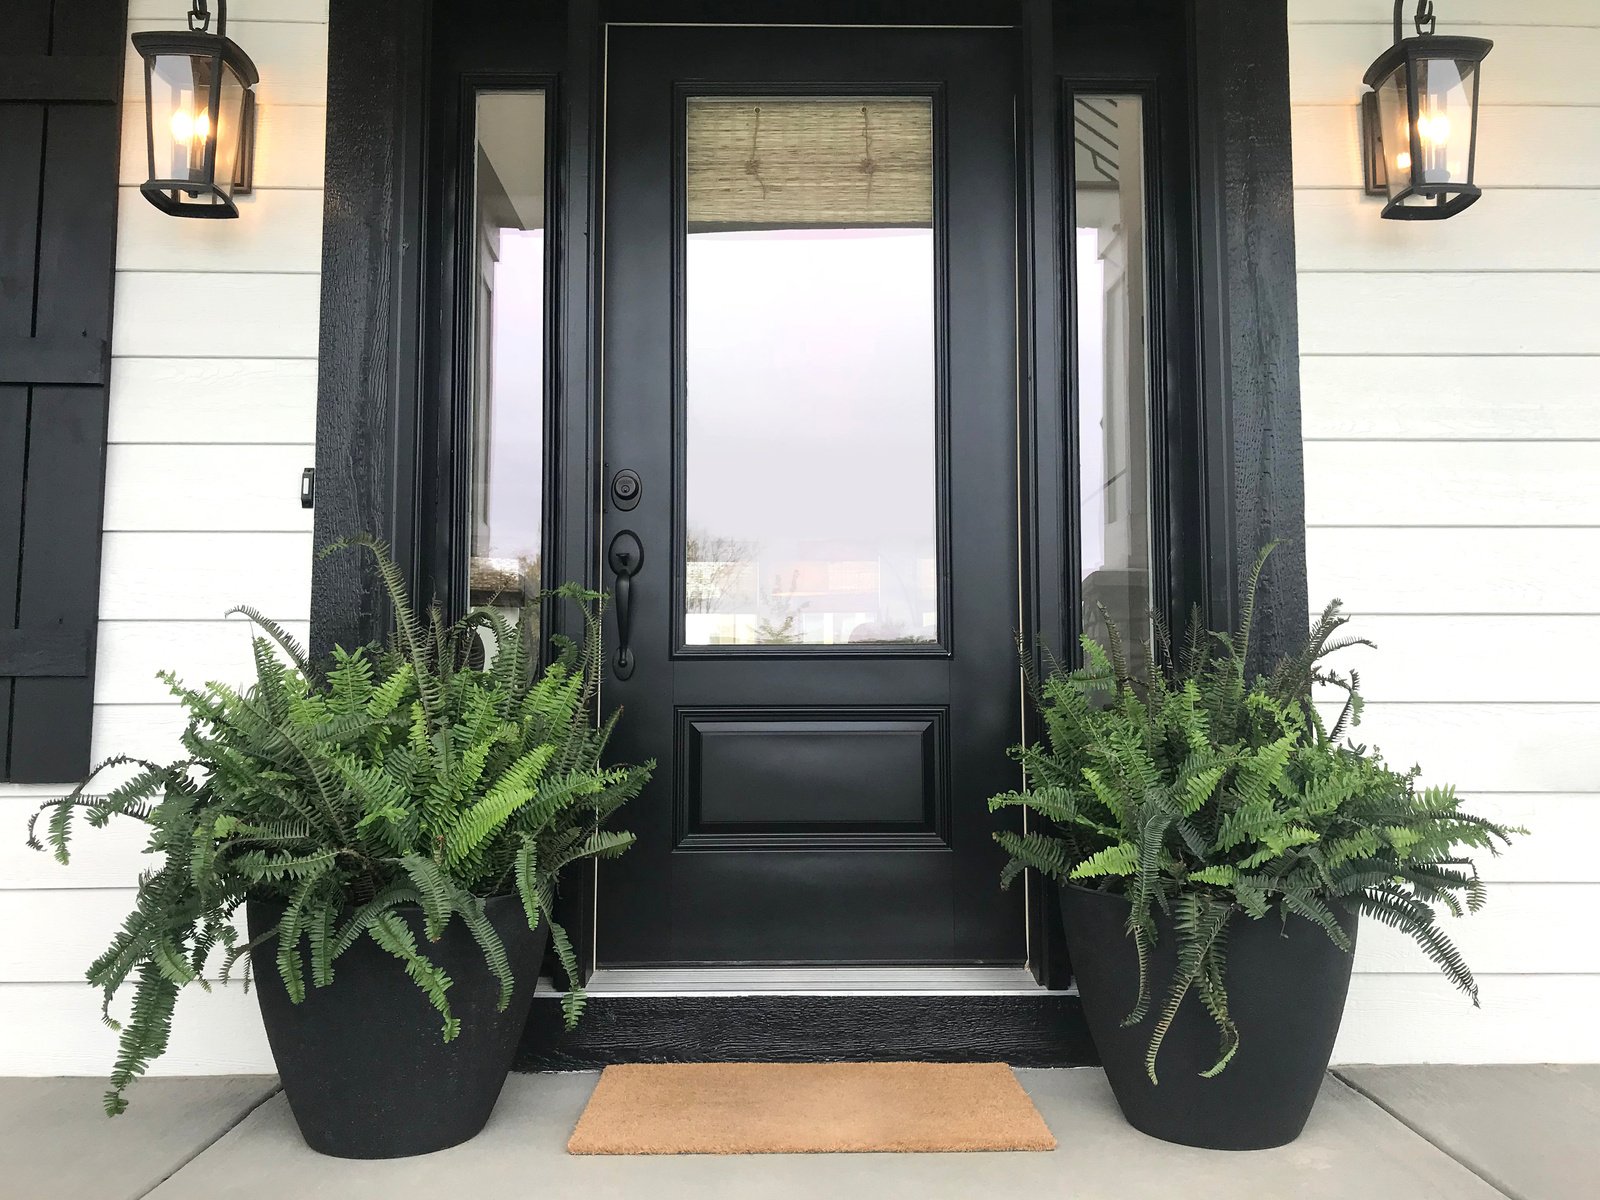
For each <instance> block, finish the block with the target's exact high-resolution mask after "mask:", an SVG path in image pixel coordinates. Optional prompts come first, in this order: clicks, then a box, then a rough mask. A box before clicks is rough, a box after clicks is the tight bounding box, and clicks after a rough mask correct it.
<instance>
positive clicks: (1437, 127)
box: [1417, 113, 1450, 145]
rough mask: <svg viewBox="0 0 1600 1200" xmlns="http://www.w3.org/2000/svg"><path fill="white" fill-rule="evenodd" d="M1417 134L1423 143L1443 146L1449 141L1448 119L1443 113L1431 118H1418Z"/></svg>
mask: <svg viewBox="0 0 1600 1200" xmlns="http://www.w3.org/2000/svg"><path fill="white" fill-rule="evenodd" d="M1417 133H1418V134H1420V135H1421V137H1422V140H1423V141H1425V142H1437V143H1439V144H1440V145H1443V144H1444V143H1445V142H1448V141H1449V140H1450V118H1449V117H1448V116H1446V115H1445V114H1444V113H1439V114H1438V115H1437V116H1433V117H1418V118H1417Z"/></svg>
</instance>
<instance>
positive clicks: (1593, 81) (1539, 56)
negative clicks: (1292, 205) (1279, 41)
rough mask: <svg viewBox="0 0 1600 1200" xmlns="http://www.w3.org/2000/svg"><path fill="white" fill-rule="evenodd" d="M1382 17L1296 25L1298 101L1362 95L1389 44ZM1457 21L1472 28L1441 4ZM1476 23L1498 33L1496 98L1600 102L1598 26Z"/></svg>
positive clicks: (1491, 70) (1489, 67)
mask: <svg viewBox="0 0 1600 1200" xmlns="http://www.w3.org/2000/svg"><path fill="white" fill-rule="evenodd" d="M1328 7H1329V8H1339V7H1343V0H1330V2H1329V4H1328ZM1392 7H1393V6H1391V10H1392ZM1384 25H1387V22H1385V23H1384ZM1384 25H1372V24H1359V25H1353V24H1332V23H1329V24H1317V25H1304V26H1293V27H1292V28H1293V36H1292V38H1291V39H1290V42H1289V72H1290V80H1291V85H1292V87H1293V90H1294V100H1295V102H1296V103H1297V104H1348V103H1350V102H1351V101H1352V100H1354V99H1356V97H1357V95H1358V93H1359V89H1360V87H1361V81H1362V79H1363V78H1364V77H1365V76H1366V73H1367V68H1368V67H1370V66H1371V65H1372V61H1373V60H1374V59H1375V58H1377V57H1378V55H1379V54H1381V53H1382V52H1383V51H1384V49H1385V48H1387V46H1388V45H1389V35H1388V34H1387V33H1386V32H1385V29H1384ZM1455 28H1460V29H1461V31H1462V32H1466V31H1467V30H1466V28H1465V27H1461V26H1460V25H1459V22H1456V21H1455V20H1454V19H1453V17H1452V16H1451V14H1450V12H1449V10H1448V9H1447V8H1446V7H1445V6H1444V5H1440V21H1439V31H1440V32H1441V33H1447V32H1449V31H1450V30H1451V29H1455ZM1470 31H1471V34H1472V36H1473V37H1486V38H1492V39H1493V40H1494V43H1495V48H1494V52H1493V53H1492V54H1491V55H1490V56H1489V58H1488V60H1487V61H1486V62H1485V63H1484V69H1483V86H1484V87H1485V88H1486V89H1487V88H1491V87H1492V88H1493V89H1494V103H1495V104H1499V105H1510V104H1515V105H1550V106H1557V107H1560V106H1567V105H1574V104H1600V72H1596V71H1595V70H1594V63H1595V61H1596V56H1597V55H1600V27H1597V26H1595V25H1593V24H1590V25H1586V26H1579V25H1505V24H1502V23H1499V22H1496V23H1494V24H1488V25H1475V26H1472V27H1471V30H1470Z"/></svg>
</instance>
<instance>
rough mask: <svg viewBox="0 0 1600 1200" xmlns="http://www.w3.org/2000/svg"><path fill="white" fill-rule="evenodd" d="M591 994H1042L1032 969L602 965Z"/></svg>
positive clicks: (589, 988) (588, 987) (590, 984)
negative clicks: (619, 966)
mask: <svg viewBox="0 0 1600 1200" xmlns="http://www.w3.org/2000/svg"><path fill="white" fill-rule="evenodd" d="M584 990H585V991H587V992H588V993H589V995H591V996H761V995H768V996H771V995H778V996H783V995H788V996H862V995H867V996H1018V995H1026V996H1043V995H1049V994H1050V993H1049V992H1047V991H1046V990H1045V989H1044V988H1042V987H1040V986H1039V983H1038V981H1037V980H1036V979H1034V977H1033V973H1032V972H1031V971H1029V970H1028V968H1027V967H641V968H617V969H604V968H603V969H601V970H597V971H595V972H594V974H593V975H591V976H590V977H589V982H588V984H587V985H585V989H584Z"/></svg>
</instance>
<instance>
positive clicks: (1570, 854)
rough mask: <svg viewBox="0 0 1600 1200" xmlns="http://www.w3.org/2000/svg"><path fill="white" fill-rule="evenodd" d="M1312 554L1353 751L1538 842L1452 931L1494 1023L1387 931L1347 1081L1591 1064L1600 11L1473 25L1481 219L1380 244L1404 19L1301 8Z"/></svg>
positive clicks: (1596, 984)
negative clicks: (1330, 612) (1350, 692)
mask: <svg viewBox="0 0 1600 1200" xmlns="http://www.w3.org/2000/svg"><path fill="white" fill-rule="evenodd" d="M1290 13H1291V22H1292V24H1291V27H1290V43H1291V60H1292V75H1291V81H1290V82H1291V90H1292V101H1293V121H1294V133H1295V182H1296V187H1297V189H1298V191H1297V194H1296V204H1295V216H1296V223H1297V251H1298V261H1299V265H1300V270H1301V279H1300V288H1301V292H1300V294H1301V310H1300V320H1301V330H1302V335H1301V345H1302V352H1303V360H1302V361H1303V373H1302V386H1303V400H1304V429H1305V436H1306V510H1307V522H1308V524H1309V526H1310V528H1309V530H1308V532H1307V550H1308V558H1309V566H1310V577H1311V588H1312V596H1313V600H1314V601H1316V602H1319V603H1320V602H1321V601H1323V600H1325V599H1327V598H1329V597H1332V596H1340V597H1342V598H1343V599H1344V600H1345V601H1346V602H1347V603H1348V605H1349V606H1350V607H1351V609H1352V610H1353V611H1354V612H1355V614H1356V617H1357V619H1356V622H1355V625H1354V628H1353V631H1354V632H1356V633H1360V634H1364V635H1366V636H1368V637H1370V638H1371V639H1372V640H1374V641H1376V642H1377V643H1378V644H1379V649H1378V651H1377V652H1376V653H1371V652H1362V651H1352V652H1350V653H1349V654H1347V655H1346V656H1344V658H1343V660H1342V665H1344V666H1346V667H1353V668H1355V669H1358V670H1359V671H1360V672H1361V675H1362V682H1363V685H1364V690H1365V692H1366V694H1367V696H1368V698H1369V699H1370V701H1371V704H1370V705H1369V707H1368V710H1367V717H1366V720H1365V721H1364V723H1363V724H1362V726H1361V727H1360V728H1359V729H1358V730H1357V731H1356V735H1357V737H1358V738H1359V739H1360V740H1362V741H1365V742H1369V743H1372V744H1376V745H1377V746H1379V747H1381V748H1382V749H1383V751H1384V752H1385V753H1386V755H1387V756H1388V757H1389V759H1390V761H1391V762H1393V763H1394V764H1395V765H1397V766H1409V765H1411V764H1412V763H1414V762H1415V763H1420V764H1421V765H1422V767H1423V768H1424V778H1425V780H1426V781H1428V782H1439V783H1443V782H1452V783H1455V784H1456V785H1457V786H1458V787H1459V788H1460V790H1461V791H1462V792H1463V794H1465V795H1466V796H1467V798H1468V804H1469V807H1470V808H1471V809H1472V810H1473V811H1475V812H1479V813H1482V814H1483V815H1485V816H1488V817H1491V818H1494V819H1496V820H1500V821H1504V822H1507V823H1511V824H1516V825H1522V826H1526V827H1527V828H1528V829H1530V830H1531V831H1532V832H1531V835H1530V836H1529V837H1528V838H1526V839H1523V840H1522V841H1520V842H1518V843H1517V845H1515V846H1514V847H1513V848H1512V849H1510V850H1509V851H1507V852H1506V853H1505V854H1504V855H1503V856H1502V857H1499V858H1487V859H1486V860H1485V861H1484V862H1482V863H1481V864H1480V865H1481V868H1482V871H1483V875H1484V877H1485V879H1486V880H1488V881H1489V883H1490V888H1489V905H1488V907H1487V908H1486V909H1485V910H1484V911H1483V912H1482V913H1480V914H1478V915H1476V916H1473V917H1471V918H1469V919H1467V920H1464V921H1460V922H1457V921H1450V922H1448V923H1447V925H1446V929H1447V932H1449V933H1450V935H1451V936H1452V937H1453V938H1454V939H1455V940H1456V941H1457V942H1458V943H1459V945H1460V946H1461V948H1462V950H1463V952H1464V953H1465V954H1466V957H1467V960H1468V962H1469V963H1471V965H1472V966H1473V968H1474V969H1475V970H1476V971H1477V972H1478V974H1479V978H1480V983H1481V985H1482V990H1483V1008H1482V1009H1481V1010H1479V1009H1474V1008H1473V1007H1472V1006H1471V1005H1470V1004H1469V1003H1468V1002H1467V1001H1466V1000H1465V999H1464V998H1462V997H1461V996H1459V995H1458V994H1456V993H1453V992H1452V991H1451V989H1450V988H1449V985H1448V984H1447V983H1445V981H1444V980H1443V979H1441V978H1439V977H1438V976H1437V974H1436V973H1435V972H1433V970H1432V968H1431V966H1430V964H1429V963H1428V962H1427V960H1426V959H1425V958H1424V957H1423V956H1422V955H1421V954H1420V953H1419V952H1418V951H1417V950H1416V948H1415V946H1414V945H1413V944H1411V943H1410V942H1409V941H1407V940H1406V939H1405V938H1403V937H1401V936H1399V935H1397V934H1395V933H1394V932H1393V931H1392V930H1388V929H1384V928H1380V927H1377V926H1375V925H1371V924H1369V926H1368V927H1367V928H1365V929H1364V930H1363V932H1362V935H1361V948H1360V951H1359V953H1358V955H1357V962H1356V970H1357V974H1356V978H1355V981H1354V983H1353V985H1352V987H1351V992H1350V1002H1349V1006H1348V1010H1347V1014H1346V1018H1345V1025H1344V1030H1343V1033H1342V1035H1341V1037H1340V1040H1339V1046H1338V1049H1337V1051H1336V1057H1337V1058H1338V1059H1339V1061H1344V1062H1368V1061H1370V1062H1394V1061H1440V1062H1473V1061H1478V1062H1482V1061H1545V1060H1555V1061H1560V1060H1569V1061H1573V1060H1575V1061H1582V1060H1589V1059H1595V1058H1600V1037H1597V1035H1596V1034H1595V1032H1594V1022H1593V1019H1592V1011H1593V1008H1594V1006H1595V1004H1596V1003H1597V1002H1600V959H1597V955H1600V941H1597V940H1596V939H1595V938H1593V937H1591V936H1585V935H1583V934H1581V933H1579V932H1578V931H1579V930H1581V929H1582V928H1583V926H1582V924H1581V921H1582V918H1581V914H1582V913H1584V912H1586V911H1588V910H1589V909H1592V908H1593V907H1594V906H1595V905H1596V903H1600V863H1597V861H1596V860H1595V856H1594V853H1593V847H1594V846H1595V845H1596V843H1597V839H1600V562H1597V556H1600V403H1597V401H1600V324H1597V323H1596V322H1595V320H1594V317H1593V314H1594V312H1595V311H1596V302H1597V301H1600V212H1597V210H1596V209H1595V207H1594V205H1593V203H1592V201H1593V199H1594V197H1595V194H1596V189H1600V75H1596V74H1595V72H1593V71H1592V70H1590V69H1588V68H1586V67H1584V66H1583V65H1582V64H1583V63H1584V61H1585V60H1586V59H1588V58H1589V56H1591V55H1592V54H1593V53H1594V51H1595V50H1596V49H1597V48H1600V6H1597V5H1595V4H1594V3H1593V2H1592V0H1528V2H1526V3H1521V4H1516V5H1505V4H1502V3H1500V2H1499V0H1452V3H1451V4H1449V5H1447V6H1441V14H1440V15H1441V18H1442V19H1441V22H1440V30H1441V32H1447V31H1451V30H1457V31H1460V32H1467V33H1472V34H1475V35H1478V36H1486V37H1492V38H1494V39H1495V41H1496V47H1495V50H1494V52H1493V53H1492V54H1491V55H1490V57H1489V59H1488V61H1487V63H1486V65H1485V68H1484V73H1483V88H1484V91H1483V100H1484V108H1483V112H1482V122H1481V126H1480V136H1479V180H1480V182H1482V183H1483V185H1484V186H1485V187H1486V189H1487V195H1486V196H1485V198H1484V199H1483V201H1482V202H1481V203H1480V204H1478V205H1477V207H1475V208H1473V209H1471V210H1470V211H1468V212H1467V213H1464V214H1463V215H1461V216H1460V217H1458V218H1456V219H1454V220H1452V221H1448V222H1444V223H1440V224H1406V223H1402V222H1385V221H1382V220H1379V219H1378V213H1379V211H1380V210H1381V208H1382V202H1381V201H1380V200H1375V199H1371V198H1368V197H1366V196H1364V195H1363V194H1362V192H1361V157H1360V142H1359V131H1360V122H1359V115H1358V109H1357V102H1358V99H1359V96H1360V93H1361V91H1362V90H1363V89H1362V85H1361V79H1362V75H1363V74H1364V73H1365V69H1366V66H1367V64H1368V63H1369V62H1370V61H1371V60H1372V59H1373V58H1375V57H1376V56H1377V54H1378V53H1379V51H1381V50H1382V48H1383V47H1384V46H1385V45H1387V43H1388V41H1389V32H1388V22H1389V18H1390V16H1391V15H1392V5H1391V4H1390V3H1389V0H1291V5H1290Z"/></svg>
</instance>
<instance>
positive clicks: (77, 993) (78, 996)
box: [0, 917, 273, 1102]
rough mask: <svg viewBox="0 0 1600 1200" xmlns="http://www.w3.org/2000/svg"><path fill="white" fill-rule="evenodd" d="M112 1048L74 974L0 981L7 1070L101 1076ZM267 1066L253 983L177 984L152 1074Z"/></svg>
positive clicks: (0, 1052) (91, 996)
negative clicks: (168, 1035) (174, 1008)
mask: <svg viewBox="0 0 1600 1200" xmlns="http://www.w3.org/2000/svg"><path fill="white" fill-rule="evenodd" d="M36 919H37V917H36ZM122 1011H124V1010H123V1009H121V1008H114V1009H113V1010H112V1012H113V1013H114V1014H115V1013H118V1012H122ZM116 1056H117V1035H116V1033H115V1032H113V1031H112V1030H110V1029H107V1028H106V1027H105V1026H104V1025H103V1024H102V1023H101V1021H100V994H99V993H98V992H97V991H95V990H94V989H93V988H91V987H89V986H88V985H87V984H85V983H83V982H82V981H81V980H76V981H72V982H66V981H63V982H61V983H13V984H7V985H5V986H3V987H0V1063H4V1064H5V1067H6V1072H7V1074H10V1075H102V1076H103V1075H105V1074H106V1073H107V1072H108V1071H110V1069H111V1064H112V1062H114V1061H115V1059H116ZM272 1072H273V1065H272V1051H271V1050H270V1049H269V1048H268V1046H267V1039H266V1034H265V1032H264V1031H263V1030H262V1028H261V1015H260V1013H259V1012H258V1011H257V1009H256V996H255V989H254V988H252V989H251V990H250V992H249V994H246V993H245V990H244V988H243V987H242V986H241V985H240V984H239V983H238V982H235V983H234V984H233V986H231V987H215V986H214V987H213V988H212V990H211V991H210V992H203V991H201V990H200V989H199V988H185V989H184V991H183V995H182V997H181V998H180V999H179V1000H178V1012H177V1019H176V1020H175V1021H174V1022H173V1027H172V1042H171V1044H170V1045H169V1047H168V1048H167V1052H166V1054H164V1055H163V1056H162V1057H161V1058H160V1059H158V1060H157V1061H156V1062H155V1063H154V1064H153V1065H152V1066H151V1068H150V1074H152V1075H263V1074H266V1075H270V1074H272ZM135 1102H137V1099H136V1100H135Z"/></svg>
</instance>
